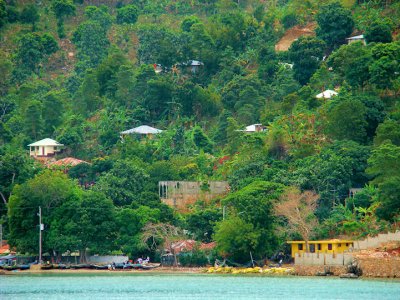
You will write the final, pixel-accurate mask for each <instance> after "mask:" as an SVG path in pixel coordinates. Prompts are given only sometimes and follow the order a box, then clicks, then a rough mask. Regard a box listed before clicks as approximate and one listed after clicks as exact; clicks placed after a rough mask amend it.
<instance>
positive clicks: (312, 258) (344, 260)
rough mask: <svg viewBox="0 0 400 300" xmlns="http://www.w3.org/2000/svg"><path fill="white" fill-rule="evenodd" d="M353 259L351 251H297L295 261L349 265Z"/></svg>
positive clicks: (312, 264)
mask: <svg viewBox="0 0 400 300" xmlns="http://www.w3.org/2000/svg"><path fill="white" fill-rule="evenodd" d="M352 261H353V255H352V254H350V253H338V254H331V253H303V254H300V255H299V254H298V253H296V255H295V257H294V263H295V264H296V265H305V266H347V265H349V264H350V263H351V262H352Z"/></svg>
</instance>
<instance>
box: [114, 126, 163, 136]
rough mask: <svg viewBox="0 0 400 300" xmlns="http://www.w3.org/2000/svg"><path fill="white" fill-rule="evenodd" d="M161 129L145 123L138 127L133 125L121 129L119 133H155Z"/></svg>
mask: <svg viewBox="0 0 400 300" xmlns="http://www.w3.org/2000/svg"><path fill="white" fill-rule="evenodd" d="M161 132H162V130H161V129H157V128H154V127H151V126H147V125H142V126H139V127H135V128H132V129H129V130H125V131H122V132H121V134H132V133H137V134H157V133H161Z"/></svg>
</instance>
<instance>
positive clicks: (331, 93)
mask: <svg viewBox="0 0 400 300" xmlns="http://www.w3.org/2000/svg"><path fill="white" fill-rule="evenodd" d="M337 94H338V93H337V92H335V91H332V90H326V91H323V92H322V93H320V94H318V95H317V96H315V97H317V98H325V99H330V98H332V97H333V96H336V95H337Z"/></svg>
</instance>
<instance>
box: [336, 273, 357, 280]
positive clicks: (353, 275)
mask: <svg viewBox="0 0 400 300" xmlns="http://www.w3.org/2000/svg"><path fill="white" fill-rule="evenodd" d="M339 277H340V278H348V279H357V278H358V275H356V274H354V273H346V274H342V275H340V276H339Z"/></svg>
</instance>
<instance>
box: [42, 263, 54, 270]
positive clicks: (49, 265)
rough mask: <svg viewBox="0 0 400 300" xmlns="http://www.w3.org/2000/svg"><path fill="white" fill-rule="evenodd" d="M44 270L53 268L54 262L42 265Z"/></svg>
mask: <svg viewBox="0 0 400 300" xmlns="http://www.w3.org/2000/svg"><path fill="white" fill-rule="evenodd" d="M40 269H42V270H51V269H53V264H44V265H42V266H41V267H40Z"/></svg>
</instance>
